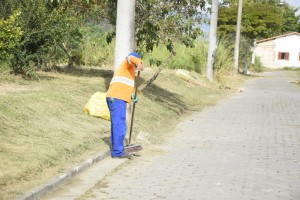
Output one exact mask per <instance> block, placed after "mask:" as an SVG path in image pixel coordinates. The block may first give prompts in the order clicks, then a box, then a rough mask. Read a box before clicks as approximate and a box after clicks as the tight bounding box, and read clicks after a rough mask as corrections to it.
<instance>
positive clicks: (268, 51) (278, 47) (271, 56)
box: [253, 32, 300, 69]
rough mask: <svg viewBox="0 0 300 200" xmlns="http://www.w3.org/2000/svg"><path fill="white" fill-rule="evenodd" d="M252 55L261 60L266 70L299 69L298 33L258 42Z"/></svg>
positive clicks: (299, 48) (299, 47) (299, 40)
mask: <svg viewBox="0 0 300 200" xmlns="http://www.w3.org/2000/svg"><path fill="white" fill-rule="evenodd" d="M253 53H254V55H255V56H258V57H260V58H261V62H262V64H263V66H264V67H267V68H273V69H277V68H283V67H300V33H297V32H292V33H287V34H284V35H279V36H275V37H271V38H267V39H263V40H258V41H256V42H255V44H254V51H253Z"/></svg>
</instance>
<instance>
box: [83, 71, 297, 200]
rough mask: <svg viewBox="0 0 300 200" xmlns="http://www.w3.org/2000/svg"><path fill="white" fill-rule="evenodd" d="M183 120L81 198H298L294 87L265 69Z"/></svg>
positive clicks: (288, 77) (283, 75)
mask: <svg viewBox="0 0 300 200" xmlns="http://www.w3.org/2000/svg"><path fill="white" fill-rule="evenodd" d="M263 76H264V77H263V78H258V79H255V80H250V81H248V82H247V83H246V84H245V85H244V88H245V90H244V92H241V93H237V94H235V95H233V96H232V97H230V98H228V99H225V100H222V101H221V102H219V103H218V104H217V105H216V106H213V107H210V108H207V109H205V110H204V111H202V112H198V113H194V114H193V115H191V116H189V117H188V118H187V119H185V120H184V121H182V122H181V123H180V124H178V126H177V127H176V130H175V131H174V132H173V133H172V135H173V136H174V137H173V138H172V139H170V141H169V142H168V143H167V144H166V145H164V146H161V148H160V150H159V152H158V153H156V154H153V153H152V154H151V153H149V152H148V153H147V151H146V150H144V151H143V152H142V155H141V157H138V158H135V159H133V160H129V161H128V162H125V163H123V164H122V165H121V166H120V167H118V168H117V169H116V170H115V171H112V172H111V173H109V174H108V175H107V176H106V177H105V178H104V179H103V180H102V181H101V182H99V183H98V184H97V185H96V186H95V187H93V188H92V189H91V190H90V191H89V192H88V193H86V194H85V196H84V197H83V198H82V199H143V200H144V199H145V200H148V199H170V200H174V199H180V200H182V199H197V200H198V199H201V200H244V199H245V200H248V199H249V200H250V199H254V200H277V199H280V200H290V199H293V200H298V199H300V86H299V85H296V84H293V83H291V82H292V81H295V80H299V79H300V77H299V76H298V77H297V76H295V72H268V73H264V74H263Z"/></svg>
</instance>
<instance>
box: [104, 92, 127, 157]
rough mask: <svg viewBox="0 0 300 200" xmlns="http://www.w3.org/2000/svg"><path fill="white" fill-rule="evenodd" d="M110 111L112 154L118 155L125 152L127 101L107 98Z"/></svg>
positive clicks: (113, 155)
mask: <svg viewBox="0 0 300 200" xmlns="http://www.w3.org/2000/svg"><path fill="white" fill-rule="evenodd" d="M106 103H107V106H108V108H109V112H110V122H111V129H110V142H111V156H112V157H118V156H121V155H123V154H124V143H123V141H124V138H125V135H126V102H125V101H123V100H120V99H116V98H110V97H108V98H106Z"/></svg>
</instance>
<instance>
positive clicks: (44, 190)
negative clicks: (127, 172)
mask: <svg viewBox="0 0 300 200" xmlns="http://www.w3.org/2000/svg"><path fill="white" fill-rule="evenodd" d="M110 154H111V152H110V150H108V151H106V152H104V153H103V152H101V153H99V154H98V155H96V156H94V157H92V158H90V159H88V160H86V161H84V162H82V163H81V164H79V165H78V166H75V167H74V168H72V169H71V170H70V171H67V172H66V173H64V174H62V175H60V176H58V177H56V178H54V179H53V180H51V181H49V182H48V183H46V184H45V185H42V186H40V187H38V188H37V189H34V190H33V191H31V192H28V193H27V194H25V195H24V196H21V197H18V198H17V200H36V199H40V198H41V197H42V196H45V195H47V194H49V193H51V192H54V191H55V190H57V189H58V188H60V187H61V186H63V185H64V184H66V183H67V182H68V181H70V180H71V179H72V178H73V177H74V176H75V175H77V174H79V173H80V172H83V171H85V170H86V169H88V168H89V167H91V166H92V165H93V164H95V163H97V162H99V161H101V160H103V159H104V158H106V157H108V156H110Z"/></svg>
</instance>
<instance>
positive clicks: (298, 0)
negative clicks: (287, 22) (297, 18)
mask: <svg viewBox="0 0 300 200" xmlns="http://www.w3.org/2000/svg"><path fill="white" fill-rule="evenodd" d="M285 2H286V3H288V4H289V5H290V6H293V7H295V8H299V10H298V12H297V14H298V15H299V14H300V0H285Z"/></svg>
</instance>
